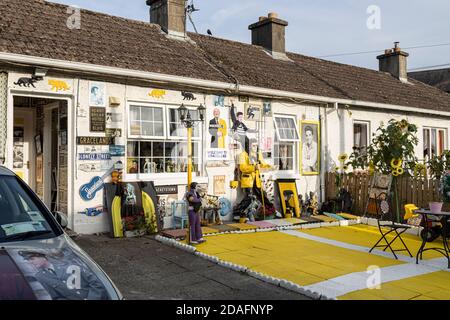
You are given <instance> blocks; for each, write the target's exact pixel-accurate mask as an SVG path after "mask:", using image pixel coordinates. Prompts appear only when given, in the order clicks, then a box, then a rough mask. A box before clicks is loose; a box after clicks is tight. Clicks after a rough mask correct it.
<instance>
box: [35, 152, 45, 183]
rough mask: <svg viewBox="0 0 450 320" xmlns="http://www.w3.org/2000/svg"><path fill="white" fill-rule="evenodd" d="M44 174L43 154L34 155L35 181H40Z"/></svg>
mask: <svg viewBox="0 0 450 320" xmlns="http://www.w3.org/2000/svg"><path fill="white" fill-rule="evenodd" d="M43 175H44V164H43V155H42V154H40V155H38V156H37V157H36V182H37V183H42V182H43V180H44V179H43Z"/></svg>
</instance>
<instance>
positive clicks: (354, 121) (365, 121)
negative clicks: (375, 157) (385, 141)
mask: <svg viewBox="0 0 450 320" xmlns="http://www.w3.org/2000/svg"><path fill="white" fill-rule="evenodd" d="M356 124H365V125H367V141H366V147H368V146H369V145H370V137H371V135H372V131H371V127H370V125H371V123H370V121H367V120H353V147H356V141H355V125H356Z"/></svg>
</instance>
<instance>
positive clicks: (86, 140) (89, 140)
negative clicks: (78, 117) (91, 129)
mask: <svg viewBox="0 0 450 320" xmlns="http://www.w3.org/2000/svg"><path fill="white" fill-rule="evenodd" d="M77 144H78V145H82V146H99V145H105V146H107V145H110V144H113V139H112V138H111V137H77Z"/></svg>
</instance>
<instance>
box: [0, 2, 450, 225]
mask: <svg viewBox="0 0 450 320" xmlns="http://www.w3.org/2000/svg"><path fill="white" fill-rule="evenodd" d="M147 3H148V4H149V5H150V6H151V22H150V23H144V22H139V21H133V20H127V19H123V18H119V17H113V16H109V15H104V14H100V13H96V12H91V11H86V10H81V11H80V12H77V10H73V9H70V8H68V7H67V6H64V5H60V4H54V3H50V2H46V1H43V0H0V28H1V33H0V129H1V130H0V158H1V160H2V161H3V164H4V165H5V166H7V167H9V168H11V169H12V170H14V171H15V172H16V173H17V174H18V175H19V176H20V177H22V178H23V179H24V180H25V181H26V182H27V183H28V184H29V185H30V186H31V187H32V188H33V189H34V190H35V191H36V192H37V193H38V194H39V196H40V197H41V198H42V199H43V201H44V202H45V203H46V204H47V205H48V206H49V207H50V208H51V209H52V210H59V211H65V212H67V213H68V215H69V221H70V228H71V229H73V230H74V231H76V232H79V233H95V232H103V231H108V230H109V222H108V216H107V215H106V214H99V215H95V214H94V215H91V214H88V215H87V214H85V213H86V212H95V209H96V208H100V207H101V206H102V205H103V202H104V194H103V184H104V183H105V182H107V181H109V179H110V176H111V169H112V168H113V167H114V164H116V163H117V162H118V161H121V162H122V163H123V165H124V172H123V180H124V181H153V182H154V184H155V185H156V186H157V187H158V188H157V189H158V190H157V191H158V193H159V195H160V199H161V205H163V206H167V205H168V202H170V201H175V200H180V199H182V197H183V195H184V192H185V188H186V181H187V173H186V171H187V162H186V161H187V139H186V131H185V128H184V127H182V125H181V123H180V119H179V116H178V113H177V109H178V108H179V107H180V105H181V104H184V105H185V106H186V107H187V108H188V109H190V110H191V115H192V117H198V112H197V111H196V109H197V108H198V107H199V105H200V104H201V105H203V106H205V107H206V109H207V113H206V119H205V121H204V122H203V123H202V124H200V125H199V126H197V127H196V128H195V129H194V135H193V161H194V180H195V181H197V182H199V183H202V184H204V185H205V186H207V188H208V193H210V194H216V195H218V196H220V197H224V198H228V199H230V200H231V202H232V204H235V203H237V202H238V201H239V200H240V199H241V198H242V195H241V193H240V191H239V190H236V189H232V188H230V182H231V181H233V180H234V179H235V175H234V172H235V168H236V162H235V160H236V158H237V156H238V153H239V152H240V150H241V149H242V146H240V143H239V139H237V137H236V136H235V133H234V132H233V131H232V130H231V129H232V127H233V126H234V125H235V122H234V121H233V120H234V119H232V113H234V115H235V116H236V117H237V116H238V113H239V112H241V113H242V117H243V122H244V123H245V125H246V127H247V129H248V135H249V136H250V137H253V138H255V139H257V141H258V143H259V148H260V150H261V151H262V152H263V154H264V156H265V160H266V161H267V162H268V163H269V164H270V165H272V167H273V170H271V172H267V173H266V177H267V178H271V179H273V180H276V179H284V178H289V179H294V180H295V181H296V184H297V188H298V190H299V193H301V194H305V193H307V192H310V191H313V192H316V193H317V194H318V195H319V197H322V198H323V193H324V190H325V188H324V174H325V172H327V170H328V169H329V168H330V167H332V166H333V165H332V163H333V160H335V159H337V156H338V154H340V153H342V152H347V153H351V151H352V147H353V146H355V145H358V146H364V145H367V144H368V141H369V139H370V136H371V134H372V133H373V132H374V131H375V130H376V129H377V127H378V126H379V125H380V123H381V122H385V123H386V122H387V121H388V120H389V119H391V118H399V119H400V118H407V119H408V120H409V121H411V122H413V123H415V124H417V125H419V127H420V143H419V146H418V147H417V155H418V156H419V158H423V157H424V155H425V154H426V155H430V154H439V153H440V152H442V151H443V150H444V149H447V148H448V129H449V127H450V96H449V95H448V94H447V93H445V92H443V91H440V90H438V89H436V88H433V87H430V86H427V85H425V84H423V83H420V82H418V81H415V80H412V79H408V77H407V74H406V61H407V56H408V54H407V53H405V52H403V51H401V50H400V49H399V48H398V47H396V48H394V49H391V50H387V51H386V52H385V54H383V55H381V56H379V57H378V59H379V60H380V71H374V70H368V69H363V68H357V67H353V66H349V65H343V64H338V63H334V62H329V61H325V60H320V59H316V58H311V57H306V56H303V55H299V54H294V53H289V52H286V51H285V37H284V35H285V33H284V31H285V28H286V26H287V25H288V23H287V22H286V21H283V20H281V19H279V18H278V17H277V16H276V15H275V14H270V15H269V16H268V17H261V18H260V19H259V21H258V22H257V23H255V24H252V25H251V26H249V29H250V30H251V32H252V45H249V44H244V43H239V42H233V41H229V40H223V39H218V38H214V37H210V36H204V35H199V34H193V33H187V32H186V30H185V17H184V14H185V13H184V12H185V10H184V3H185V2H184V0H174V1H167V0H149V1H147ZM232 106H234V107H235V108H232ZM219 123H222V125H220V126H217V124H219ZM225 127H226V128H225ZM221 130H222V131H221ZM218 132H220V134H219V133H218ZM244 144H245V143H244ZM86 190H88V191H86ZM99 212H101V210H99ZM225 219H228V220H230V219H232V216H231V215H228V216H227V217H225ZM164 222H165V226H166V227H170V226H171V225H172V217H170V214H169V213H168V214H167V216H166V217H165V221H164Z"/></svg>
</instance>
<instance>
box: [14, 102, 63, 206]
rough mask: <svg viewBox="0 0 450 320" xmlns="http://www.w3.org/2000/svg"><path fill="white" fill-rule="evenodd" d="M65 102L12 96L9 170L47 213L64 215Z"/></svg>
mask: <svg viewBox="0 0 450 320" xmlns="http://www.w3.org/2000/svg"><path fill="white" fill-rule="evenodd" d="M67 123H68V122H67V101H63V100H52V99H43V98H33V97H22V96H14V137H13V164H12V170H13V171H14V172H15V173H16V174H17V175H18V176H19V177H20V178H22V180H24V181H25V182H26V183H27V184H28V185H29V186H30V187H31V188H32V189H33V190H34V191H35V192H36V194H37V195H38V196H39V197H40V198H41V200H43V201H44V203H45V204H46V206H47V207H48V208H49V209H50V210H51V211H61V212H64V213H68V210H67V209H68V206H67V204H68V203H67V200H68V198H67V194H68V193H67V189H68V139H67V138H68V132H67Z"/></svg>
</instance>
